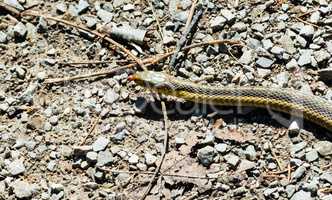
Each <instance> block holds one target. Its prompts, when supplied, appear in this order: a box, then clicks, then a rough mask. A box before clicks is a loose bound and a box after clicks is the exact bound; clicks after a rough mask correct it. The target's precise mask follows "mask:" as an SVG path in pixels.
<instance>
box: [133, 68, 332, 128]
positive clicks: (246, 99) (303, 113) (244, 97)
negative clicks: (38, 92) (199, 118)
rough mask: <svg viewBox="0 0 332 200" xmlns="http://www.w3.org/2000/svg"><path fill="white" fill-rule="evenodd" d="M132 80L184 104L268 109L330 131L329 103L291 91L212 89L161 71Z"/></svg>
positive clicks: (279, 89)
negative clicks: (186, 102) (183, 101)
mask: <svg viewBox="0 0 332 200" xmlns="http://www.w3.org/2000/svg"><path fill="white" fill-rule="evenodd" d="M130 79H131V80H134V81H135V82H136V83H138V84H139V85H142V86H145V87H146V86H148V87H150V88H152V89H153V90H155V91H156V92H158V93H160V94H165V95H171V96H175V97H179V98H182V99H185V100H187V101H193V102H199V103H206V104H213V105H228V106H229V105H230V106H253V107H267V108H271V109H273V110H276V111H280V112H284V113H288V114H290V115H295V116H300V117H303V118H305V119H307V120H309V121H312V122H314V123H316V124H318V125H320V126H322V127H324V128H326V129H327V130H329V131H332V103H330V102H329V101H327V100H325V99H323V98H321V97H319V96H315V95H310V94H305V93H302V92H299V91H296V90H293V89H284V88H266V87H241V86H238V87H228V86H226V87H211V86H204V85H199V84H196V83H192V82H190V81H185V80H181V79H178V78H175V77H173V76H170V75H167V74H164V73H162V72H153V71H144V72H137V73H136V74H134V75H132V76H130Z"/></svg>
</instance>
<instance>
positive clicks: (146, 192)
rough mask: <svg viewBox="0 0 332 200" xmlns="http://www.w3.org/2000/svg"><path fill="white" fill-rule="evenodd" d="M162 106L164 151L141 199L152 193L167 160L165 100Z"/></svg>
mask: <svg viewBox="0 0 332 200" xmlns="http://www.w3.org/2000/svg"><path fill="white" fill-rule="evenodd" d="M161 108H162V111H163V116H164V129H165V138H164V152H163V154H162V156H161V160H160V163H159V165H158V167H157V169H156V171H155V172H154V174H153V177H152V178H151V181H150V183H149V185H148V187H147V188H146V190H145V192H144V194H143V196H142V198H141V200H144V199H145V198H146V197H147V195H148V194H149V193H150V191H151V189H152V186H153V184H154V182H155V180H156V177H157V175H158V173H159V172H160V169H161V166H162V164H163V162H164V160H165V156H166V152H167V147H168V131H167V128H168V120H167V113H166V105H165V102H163V101H162V102H161Z"/></svg>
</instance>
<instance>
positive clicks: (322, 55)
mask: <svg viewBox="0 0 332 200" xmlns="http://www.w3.org/2000/svg"><path fill="white" fill-rule="evenodd" d="M314 57H315V59H316V61H317V62H318V63H321V62H323V61H327V60H329V59H330V58H331V55H330V54H329V53H328V52H327V51H326V50H320V51H315V52H314Z"/></svg>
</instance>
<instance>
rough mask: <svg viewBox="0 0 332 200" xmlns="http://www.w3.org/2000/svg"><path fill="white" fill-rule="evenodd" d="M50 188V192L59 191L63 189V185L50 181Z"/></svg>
mask: <svg viewBox="0 0 332 200" xmlns="http://www.w3.org/2000/svg"><path fill="white" fill-rule="evenodd" d="M50 189H51V192H52V193H59V192H62V191H64V186H63V185H62V184H60V183H50Z"/></svg>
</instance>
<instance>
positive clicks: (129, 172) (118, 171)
mask: <svg viewBox="0 0 332 200" xmlns="http://www.w3.org/2000/svg"><path fill="white" fill-rule="evenodd" d="M101 170H103V171H107V172H110V173H118V174H121V173H123V174H146V175H153V174H155V172H148V171H122V170H110V169H101ZM158 175H161V176H170V177H178V178H192V179H216V178H210V177H205V176H190V175H181V174H169V173H161V172H160V173H158Z"/></svg>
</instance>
